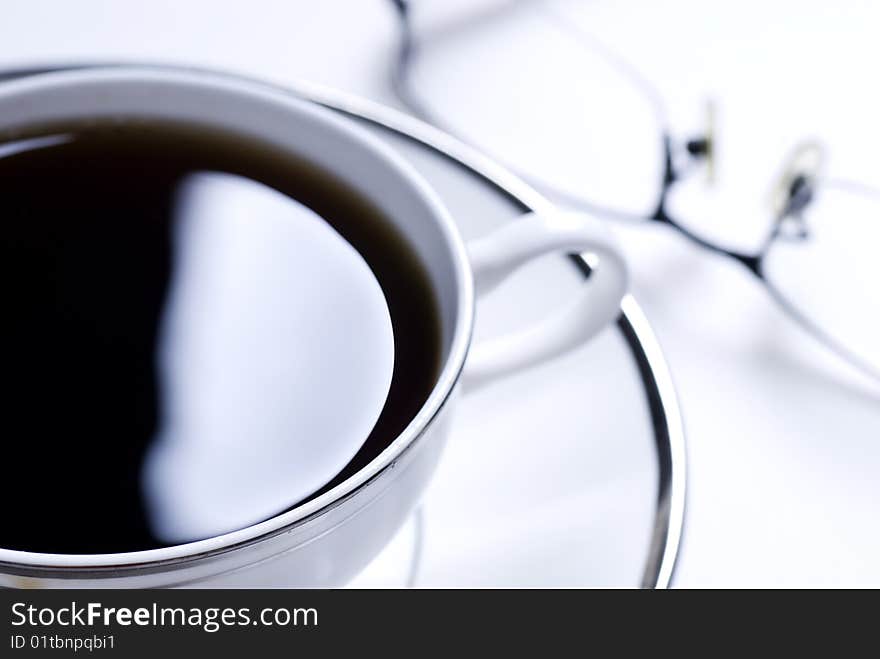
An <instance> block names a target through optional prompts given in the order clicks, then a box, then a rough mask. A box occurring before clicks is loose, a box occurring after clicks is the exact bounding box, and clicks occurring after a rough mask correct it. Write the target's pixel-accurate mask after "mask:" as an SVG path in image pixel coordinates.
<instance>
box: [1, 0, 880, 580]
mask: <svg viewBox="0 0 880 659" xmlns="http://www.w3.org/2000/svg"><path fill="white" fill-rule="evenodd" d="M429 1H430V0H429ZM496 4H497V3H496ZM557 4H558V5H559V7H560V8H561V11H564V12H567V13H566V15H567V16H570V17H571V20H572V21H575V22H577V21H582V22H583V24H584V25H587V26H589V29H590V30H591V31H592V32H593V33H595V34H601V35H602V36H603V39H605V40H606V41H608V42H611V43H614V44H615V46H616V47H617V48H619V49H621V50H625V52H626V53H627V56H628V57H629V59H630V60H631V61H635V62H638V64H639V66H640V67H642V68H643V71H644V72H645V73H646V74H648V75H650V76H652V78H653V79H654V80H655V83H656V84H657V86H658V88H660V89H661V91H662V93H663V95H664V98H665V101H666V102H667V104H668V106H669V108H670V112H671V113H672V114H673V115H675V116H677V114H676V113H679V112H680V113H681V115H682V116H687V114H688V113H689V112H692V111H693V109H694V107H698V104H699V102H700V99H701V98H702V97H703V96H704V95H705V94H706V93H707V92H711V93H712V94H713V95H714V97H715V98H716V99H718V100H719V102H720V103H721V104H722V107H723V108H724V111H725V115H724V116H725V118H727V117H731V118H735V120H730V121H727V120H726V119H725V124H724V128H725V129H726V130H727V129H729V131H728V133H726V134H727V135H729V136H730V137H729V138H728V141H727V142H726V143H725V144H724V146H725V147H726V156H727V159H726V160H725V168H726V169H727V170H728V171H729V172H730V175H729V176H726V177H725V178H724V182H723V183H721V185H720V188H719V190H720V191H719V192H718V193H717V195H716V196H715V197H712V198H710V199H708V200H707V199H700V200H696V201H694V202H693V203H694V204H695V205H697V204H699V208H700V210H701V211H705V210H706V209H707V208H708V209H710V210H711V211H712V216H713V218H714V221H715V222H720V223H722V224H724V225H726V226H732V225H733V226H735V225H734V224H733V223H734V222H735V221H736V220H737V218H741V217H743V210H744V209H745V210H748V204H746V206H744V207H743V208H740V207H739V206H737V204H738V203H739V202H738V201H737V200H740V199H752V198H754V197H755V195H756V194H757V193H758V192H761V190H758V191H757V192H756V191H755V190H753V189H751V188H750V183H751V181H752V180H753V179H754V178H755V177H753V176H751V175H750V173H751V171H752V169H753V164H754V163H777V162H778V161H779V157H780V153H782V151H781V145H785V144H790V143H791V142H792V141H793V140H794V139H797V138H799V137H803V136H807V135H813V134H818V135H821V136H822V137H824V138H825V139H826V140H828V141H829V142H830V143H831V144H832V145H833V163H832V167H833V169H834V170H835V172H836V173H838V174H839V175H851V176H856V177H858V178H860V179H862V180H865V181H866V182H871V183H875V184H876V183H880V167H878V166H877V165H876V154H877V153H878V151H880V149H878V146H880V144H878V142H880V131H878V129H877V122H876V117H877V116H880V94H878V93H877V92H876V89H875V87H876V84H875V80H876V73H875V71H874V70H873V66H874V64H875V63H876V62H877V61H880V40H878V39H877V38H876V26H877V25H880V15H878V14H880V6H878V5H877V4H876V3H868V2H851V3H847V4H846V6H845V8H844V7H842V6H838V5H835V4H833V3H812V2H784V3H775V4H774V5H773V8H772V9H771V8H769V7H767V3H761V2H753V1H751V0H750V1H749V2H741V3H736V4H735V8H734V5H730V6H729V7H727V8H720V7H718V6H715V5H714V3H713V5H712V7H709V6H708V3H696V2H686V1H685V0H675V2H671V3H649V2H627V3H624V2H604V1H603V2H581V3H576V2H562V1H561V0H560V1H559V2H558V3H557ZM447 6H448V5H447ZM694 24H702V25H706V26H707V27H706V29H705V30H704V31H700V32H698V33H696V32H694V31H693V30H692V29H689V27H690V26H692V25H694ZM783 35H784V38H783ZM394 36H395V31H394V21H393V16H392V14H391V12H390V11H389V9H388V8H387V7H386V5H385V3H384V2H383V0H348V1H344V0H324V1H322V2H314V1H312V2H306V1H304V0H287V1H280V0H278V1H268V0H248V2H233V1H230V0H213V1H208V0H190V1H189V2H186V3H182V2H173V1H171V0H155V1H154V2H150V3H141V2H137V3H136V2H117V1H111V0H103V1H101V0H78V1H77V2H75V3H74V2H65V1H63V0H54V1H52V0H29V1H28V2H17V3H10V4H9V5H8V6H6V7H4V16H3V20H2V21H0V65H4V66H12V65H17V64H33V63H34V62H38V61H46V62H51V61H58V60H69V59H71V58H76V59H94V58H107V59H119V58H123V59H149V60H153V61H167V62H188V63H192V64H199V65H205V66H211V67H221V68H227V69H231V70H235V71H239V72H242V73H248V74H253V75H258V76H260V77H263V78H268V79H272V80H275V81H279V82H285V81H291V80H294V79H297V78H306V79H309V80H312V81H315V82H320V83H325V84H328V85H332V86H335V87H339V88H341V89H346V90H349V91H352V92H356V93H359V94H362V95H365V96H369V97H372V98H375V99H377V100H381V101H385V102H388V103H392V104H393V99H392V98H391V96H390V95H389V93H388V89H387V82H386V74H387V67H388V65H389V61H390V60H389V58H390V56H391V53H392V51H393V47H392V44H393V39H394ZM781 44H782V45H781ZM536 56H538V54H536ZM780 81H784V82H782V83H780ZM801 83H802V84H801ZM768 100H772V102H767V101H768ZM460 101H461V102H467V99H466V98H462V99H460ZM765 156H766V157H765ZM558 166H559V167H565V154H560V159H559V165H558ZM755 166H757V165H755ZM737 172H739V175H737V174H736V173H737ZM749 195H751V196H749ZM713 204H714V205H713ZM685 210H686V209H685ZM615 230H616V231H617V233H618V235H619V238H620V241H621V243H622V245H623V246H624V248H625V251H626V253H627V256H628V258H629V262H630V267H631V269H632V273H633V292H634V293H635V295H636V297H637V299H638V300H639V301H640V302H641V304H642V305H643V308H644V310H645V312H646V314H647V316H648V317H649V319H650V320H651V322H652V324H653V327H654V329H655V331H656V333H657V335H658V337H659V340H660V342H661V344H662V346H663V348H664V350H665V352H666V355H667V358H668V361H669V364H670V367H671V369H672V372H673V376H674V378H675V380H676V383H677V387H678V390H679V394H680V398H681V403H682V407H683V410H684V415H685V424H686V428H687V433H688V442H689V459H690V464H689V479H690V480H689V486H690V491H689V493H688V514H687V521H686V537H685V543H684V546H683V551H682V555H681V560H680V564H679V568H678V574H677V580H676V583H677V584H678V585H680V586H714V585H723V586H802V585H816V586H848V585H849V586H858V585H874V586H880V561H877V560H876V557H877V556H878V555H880V524H878V515H877V509H878V504H880V478H878V474H880V388H878V387H877V386H876V384H874V383H872V382H867V381H865V380H863V379H861V378H860V377H858V376H857V375H855V374H854V373H852V372H851V371H850V370H849V369H848V368H847V367H845V366H843V365H841V364H840V363H839V362H838V361H837V360H836V359H835V358H833V357H831V356H829V355H828V354H827V353H826V352H825V351H824V350H823V349H822V348H821V347H820V346H818V345H817V344H816V343H815V342H814V341H812V340H811V339H810V338H809V337H807V336H805V335H804V334H803V332H802V331H800V330H799V329H798V327H796V326H795V325H794V324H793V323H792V322H791V321H789V320H788V319H787V318H786V317H784V316H783V315H782V313H781V312H780V311H779V310H778V309H777V308H776V307H775V306H774V305H773V304H772V303H771V301H770V300H769V299H768V298H767V296H766V295H765V294H764V292H763V291H762V289H761V288H760V286H758V285H757V284H756V282H754V281H752V280H750V279H749V278H748V277H747V276H745V274H744V273H743V272H742V271H741V269H740V268H739V267H738V266H737V265H736V264H734V263H728V262H725V261H723V260H719V259H718V258H716V257H713V256H711V255H707V254H705V253H701V252H699V251H698V250H696V249H694V248H693V247H691V246H689V245H686V244H684V243H683V242H682V241H681V240H680V239H679V238H678V237H676V236H675V235H673V234H671V233H670V232H668V231H666V230H664V229H662V228H623V227H616V228H615ZM870 303H872V304H875V305H876V304H877V303H878V300H877V298H875V299H874V300H872V301H870Z"/></svg>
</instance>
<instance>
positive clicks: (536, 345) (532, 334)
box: [463, 211, 628, 389]
mask: <svg viewBox="0 0 880 659" xmlns="http://www.w3.org/2000/svg"><path fill="white" fill-rule="evenodd" d="M468 252H469V254H470V261H471V267H472V269H473V273H474V286H475V290H476V294H477V296H478V297H479V296H481V295H485V294H486V293H488V292H489V291H491V290H493V289H494V288H495V287H496V286H498V285H499V284H500V283H501V282H502V281H504V279H506V278H507V276H508V275H510V274H511V273H512V272H513V271H515V270H516V269H517V268H519V267H520V266H522V265H524V264H525V263H527V262H529V261H531V260H532V259H535V258H537V257H539V256H542V255H544V254H547V253H549V252H566V253H578V254H581V253H583V254H588V255H590V256H591V257H594V258H597V259H598V262H596V263H595V264H594V262H593V259H591V263H590V265H591V266H593V268H592V272H591V273H590V276H589V277H588V279H587V280H586V281H585V282H584V285H583V289H582V290H581V291H580V293H579V294H578V296H577V297H576V298H575V299H574V300H572V301H571V302H569V303H568V304H567V305H565V306H564V307H563V308H562V309H560V310H558V311H556V312H554V313H553V314H551V315H550V316H549V317H548V318H546V319H544V320H541V321H538V322H537V323H535V324H534V325H532V326H531V327H526V328H525V329H522V330H518V331H515V332H512V333H510V334H507V335H504V336H501V337H498V338H493V339H490V340H487V341H484V342H482V343H480V344H479V345H476V346H472V347H471V350H470V354H469V356H468V359H467V364H466V366H465V371H464V374H463V385H464V387H465V388H467V389H473V388H476V387H479V386H481V385H483V384H485V383H488V382H489V381H490V380H493V379H495V378H498V377H500V376H503V375H506V374H508V373H511V372H513V371H517V370H520V369H523V368H526V367H528V366H532V365H534V364H537V363H539V362H543V361H546V360H548V359H551V358H553V357H556V356H557V355H560V354H562V353H564V352H567V351H568V350H571V349H572V348H574V347H576V346H578V345H580V344H582V343H584V342H586V341H588V340H589V339H591V338H592V337H593V336H594V335H595V334H597V333H598V332H599V330H601V329H602V328H603V327H605V326H606V325H607V324H608V323H610V322H611V321H613V320H614V319H615V318H617V316H618V315H619V313H620V301H621V299H622V298H623V296H624V294H625V293H626V289H627V284H628V275H627V269H626V265H625V263H624V259H623V257H622V256H621V254H620V251H619V250H618V249H617V247H615V245H614V241H613V240H612V238H611V236H610V234H609V233H608V231H607V230H606V229H605V228H604V227H603V226H602V225H601V223H600V222H599V221H598V220H596V219H594V218H592V217H589V216H587V215H584V214H583V213H575V212H569V211H551V212H543V213H527V214H526V215H524V216H523V217H522V218H520V219H519V220H517V221H515V222H512V223H510V224H508V225H505V226H504V227H502V228H501V229H498V230H496V231H494V232H493V233H491V234H489V235H488V236H486V237H483V238H479V239H477V240H474V241H472V242H471V243H470V244H469V245H468Z"/></svg>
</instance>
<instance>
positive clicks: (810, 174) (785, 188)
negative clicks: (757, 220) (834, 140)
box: [769, 141, 827, 224]
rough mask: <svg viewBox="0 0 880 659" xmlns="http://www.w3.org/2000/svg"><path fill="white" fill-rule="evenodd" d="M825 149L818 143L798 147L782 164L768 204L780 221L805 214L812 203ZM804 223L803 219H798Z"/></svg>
mask: <svg viewBox="0 0 880 659" xmlns="http://www.w3.org/2000/svg"><path fill="white" fill-rule="evenodd" d="M826 160H827V156H826V149H825V146H824V145H823V144H821V143H820V142H816V141H805V142H801V143H800V144H798V145H796V146H795V147H794V149H792V151H791V153H789V155H788V157H787V158H786V159H785V160H784V161H783V164H782V168H781V170H780V173H779V176H777V178H776V180H775V181H774V183H773V186H772V188H771V190H770V199H769V205H770V208H771V210H772V212H773V215H774V216H775V217H778V218H782V219H781V220H780V224H781V223H782V221H783V220H787V218H788V217H789V216H799V215H802V213H803V210H804V209H805V208H806V207H807V206H808V205H809V204H810V202H811V201H812V200H813V193H814V190H815V188H816V183H817V182H818V180H819V178H820V177H821V176H822V174H823V172H824V170H825V161H826ZM799 221H800V222H801V223H803V218H802V217H801V219H800V220H799Z"/></svg>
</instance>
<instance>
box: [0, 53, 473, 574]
mask: <svg viewBox="0 0 880 659" xmlns="http://www.w3.org/2000/svg"><path fill="white" fill-rule="evenodd" d="M132 83H135V84H145V85H156V86H161V85H166V88H167V89H173V88H174V87H175V86H178V87H179V86H185V87H187V88H189V89H190V90H192V89H193V88H198V89H199V90H200V91H204V92H206V93H211V92H212V91H213V92H225V93H233V94H238V95H240V96H247V97H249V100H254V101H261V102H264V103H270V104H274V105H276V106H277V107H281V108H283V109H285V110H287V111H288V112H289V114H290V115H291V116H292V117H295V116H299V117H307V118H308V119H309V120H311V121H314V122H318V123H322V124H324V125H325V126H326V127H328V128H331V129H333V130H335V131H336V132H337V133H339V134H340V135H341V136H344V139H347V140H348V141H350V142H352V143H360V146H361V147H366V148H367V149H368V150H369V151H370V153H371V155H372V157H375V158H376V159H377V160H381V161H384V163H383V164H384V165H385V166H387V167H389V168H390V169H391V170H392V171H393V173H394V175H395V176H397V177H398V178H399V180H400V182H401V184H402V185H408V186H410V187H411V188H413V189H414V190H415V191H416V192H417V193H418V195H419V196H420V197H421V199H422V201H423V202H425V204H426V205H427V206H428V207H429V210H430V214H431V216H432V218H433V221H434V222H435V223H436V224H437V225H438V228H439V229H440V231H441V234H442V236H443V239H444V240H445V242H446V250H447V251H448V254H449V255H450V256H451V260H452V266H453V271H454V273H455V278H456V281H455V287H456V290H457V292H458V301H457V308H456V320H455V323H454V324H453V327H452V340H451V343H450V348H449V353H448V355H447V357H446V359H445V360H444V363H443V365H442V368H441V369H440V373H439V375H438V378H437V381H436V383H435V385H434V388H433V389H432V390H431V393H430V394H429V396H428V399H427V400H426V401H425V403H424V404H423V405H422V407H421V408H420V410H419V412H418V413H417V414H416V416H415V417H414V418H413V419H412V420H411V421H410V423H409V424H408V425H407V427H406V428H405V429H404V430H403V431H402V432H401V433H400V434H399V435H398V436H397V437H396V438H395V439H394V440H393V441H392V442H391V443H390V444H389V445H388V446H387V447H386V448H385V449H384V450H383V451H382V452H381V453H380V454H379V455H377V456H376V457H375V458H373V460H371V461H370V462H369V463H368V464H367V465H365V466H364V467H362V468H361V469H359V470H358V471H357V472H356V473H354V474H352V475H351V476H350V477H349V478H347V479H346V480H344V481H343V482H342V483H340V484H338V485H337V486H335V487H333V488H332V489H330V490H328V491H327V492H325V493H323V494H321V495H320V496H318V497H315V498H314V499H311V500H309V501H307V502H306V503H304V504H302V505H299V506H296V507H295V508H293V509H291V510H288V511H286V512H284V513H281V514H279V515H275V516H273V517H271V518H269V519H267V520H265V521H262V522H259V523H257V524H252V525H250V526H247V527H244V528H242V529H238V530H236V531H231V532H229V533H224V534H221V535H217V536H213V537H210V538H206V539H203V540H197V541H194V542H188V543H183V544H179V545H172V546H169V547H162V548H158V549H145V550H138V551H130V552H119V553H105V554H61V553H42V552H29V551H22V550H15V549H6V548H3V547H0V572H3V571H10V572H12V573H21V572H22V568H30V569H34V570H40V569H49V570H52V571H54V570H59V569H60V570H63V571H65V572H66V571H72V572H73V571H76V572H83V571H93V570H103V569H106V568H113V569H114V572H115V571H118V570H125V569H126V568H127V569H133V570H137V571H142V570H144V569H151V568H153V569H155V568H156V567H158V565H161V568H162V569H165V568H172V567H174V566H180V565H181V564H192V563H194V562H197V561H202V560H205V559H209V558H211V557H214V556H216V555H219V554H224V553H227V552H230V551H233V550H237V549H240V548H242V547H245V546H249V545H253V544H257V543H260V542H262V541H265V540H268V539H270V538H272V537H274V536H277V535H279V534H281V533H285V532H289V531H291V530H293V529H295V528H297V527H299V526H301V525H303V524H304V523H306V522H308V521H311V520H314V519H316V518H318V517H321V516H322V515H325V514H327V513H329V512H330V511H331V510H333V509H335V508H336V507H337V506H339V505H341V504H342V503H343V502H345V501H347V500H348V499H350V498H351V497H353V496H355V495H356V494H357V493H358V492H359V491H361V490H363V489H364V488H365V487H366V486H367V485H369V484H370V483H372V482H373V481H375V480H376V479H377V478H379V477H380V476H381V475H382V474H384V473H385V472H387V471H388V470H389V469H390V468H393V466H394V465H395V463H396V462H397V461H398V460H400V458H401V457H403V456H404V455H405V454H406V453H407V452H408V451H409V450H410V449H411V448H413V447H414V446H415V444H416V443H417V442H418V440H420V439H421V438H422V437H423V436H424V434H425V431H426V430H427V429H428V428H429V427H430V425H431V424H432V423H433V421H434V419H435V417H437V415H438V414H439V413H440V411H441V410H442V409H443V408H444V407H445V405H446V403H447V402H448V400H449V398H450V396H451V394H452V392H453V390H454V388H455V385H456V383H457V382H458V380H459V378H460V376H461V373H462V370H463V368H464V363H465V358H466V357H467V351H468V348H469V345H470V340H471V334H472V331H473V318H474V291H473V277H472V274H471V269H470V263H469V260H468V256H467V249H466V247H465V244H464V240H463V238H462V236H461V234H460V232H459V230H458V227H457V226H456V225H455V222H454V221H453V219H452V216H451V215H450V213H449V211H448V210H447V209H446V207H445V205H444V204H443V202H442V201H441V199H440V197H439V195H438V194H437V193H436V192H435V191H434V190H433V189H432V188H431V187H430V185H429V184H428V182H427V181H426V180H425V179H424V178H423V177H422V176H421V174H419V173H418V172H417V171H416V170H415V168H414V167H413V166H412V165H411V164H410V163H409V162H407V161H406V160H405V159H404V158H403V157H402V156H401V155H399V154H398V153H397V152H395V151H394V150H393V149H392V148H391V147H390V146H389V145H387V144H385V143H384V142H382V141H381V140H379V138H378V137H376V136H374V135H372V134H370V133H369V132H368V131H366V130H365V129H364V128H362V127H360V126H358V125H356V124H355V123H354V122H352V121H350V120H347V119H345V118H343V117H340V116H339V115H338V114H336V113H333V111H332V110H330V109H327V108H323V107H321V106H319V105H317V104H314V103H312V102H310V101H308V100H306V99H303V98H301V97H299V96H298V95H297V94H296V93H295V92H294V91H292V90H289V89H285V88H284V87H282V86H279V85H273V84H271V83H268V82H265V81H261V80H257V79H254V78H251V77H245V76H241V75H237V74H231V73H224V72H218V71H208V70H205V69H192V68H186V67H177V66H166V65H139V64H138V65H128V64H126V65H90V66H88V67H87V68H76V69H67V70H59V71H49V72H45V73H35V74H32V75H28V76H27V77H24V78H21V79H16V80H12V81H3V82H2V84H0V101H2V100H5V99H8V98H9V97H16V96H20V97H24V96H27V95H30V94H35V93H39V92H40V91H45V90H47V89H56V90H57V89H64V88H74V89H75V88H77V87H79V86H82V85H83V84H91V85H101V84H103V85H107V86H108V88H109V87H112V86H113V85H120V84H132ZM94 98H95V104H96V110H97V108H98V106H99V105H100V102H101V99H100V95H95V97H94ZM0 123H2V119H0ZM2 130H3V129H2V128H0V132H2ZM0 523H2V521H0ZM47 523H51V521H47Z"/></svg>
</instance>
